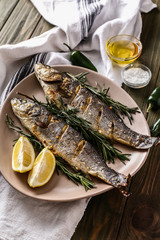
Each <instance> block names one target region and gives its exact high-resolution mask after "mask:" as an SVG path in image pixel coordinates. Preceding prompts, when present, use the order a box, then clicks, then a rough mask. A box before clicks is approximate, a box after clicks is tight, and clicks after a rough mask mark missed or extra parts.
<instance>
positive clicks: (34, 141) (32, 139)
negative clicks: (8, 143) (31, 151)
mask: <svg viewBox="0 0 160 240" xmlns="http://www.w3.org/2000/svg"><path fill="white" fill-rule="evenodd" d="M6 123H7V124H8V127H9V128H10V129H12V130H14V131H15V132H17V133H19V135H23V136H25V137H27V138H28V139H29V140H30V142H31V143H32V144H33V146H34V148H35V149H36V150H38V151H41V150H42V149H43V145H42V143H40V142H39V140H38V139H37V138H36V137H35V136H33V135H31V134H29V133H26V132H24V131H23V130H22V129H21V128H20V127H19V126H17V125H15V123H14V121H13V119H12V118H11V117H9V116H8V114H6ZM17 140H18V138H17V139H15V140H14V142H16V141H17Z"/></svg>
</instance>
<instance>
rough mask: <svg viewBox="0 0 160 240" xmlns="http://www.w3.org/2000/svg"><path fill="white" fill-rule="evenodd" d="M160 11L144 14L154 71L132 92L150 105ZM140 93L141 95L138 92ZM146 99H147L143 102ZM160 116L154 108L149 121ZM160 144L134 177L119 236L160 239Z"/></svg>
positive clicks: (159, 79) (158, 68)
mask: <svg viewBox="0 0 160 240" xmlns="http://www.w3.org/2000/svg"><path fill="white" fill-rule="evenodd" d="M159 29H160V12H159V11H158V10H157V9H154V10H153V11H152V12H150V13H148V14H143V31H142V37H141V40H142V43H143V54H142V56H141V59H142V60H143V62H145V64H146V65H148V66H149V67H150V69H151V71H152V74H153V75H152V80H151V83H150V84H149V86H147V87H146V90H145V89H143V90H144V92H143V91H133V92H132V91H130V95H131V96H132V97H133V98H134V99H135V101H137V102H139V104H140V106H141V107H142V109H143V110H145V109H146V99H147V98H148V96H149V95H150V93H151V92H152V90H153V89H154V88H155V87H157V86H160V55H159V52H160V32H159ZM136 93H137V95H136ZM142 99H144V102H142ZM159 117H160V110H158V111H156V112H153V111H151V112H150V114H149V117H148V120H147V121H148V123H149V125H150V126H151V125H152V124H153V123H154V122H155V121H156V120H157V119H158V118H159ZM159 156H160V147H159V146H157V147H153V148H152V149H151V151H150V154H149V156H148V158H147V160H146V163H145V164H144V166H143V167H142V168H141V170H140V171H139V172H138V173H137V174H136V175H135V176H134V177H133V179H132V184H131V191H132V192H133V193H134V194H133V195H132V196H131V197H130V198H129V199H128V200H127V204H126V208H125V211H124V215H123V218H122V224H121V227H120V231H119V235H118V238H117V239H118V240H121V239H126V240H132V239H143V240H158V239H160V205H159V199H160V191H159V182H160V174H159V172H160V161H159V160H160V157H159Z"/></svg>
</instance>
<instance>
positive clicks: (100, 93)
mask: <svg viewBox="0 0 160 240" xmlns="http://www.w3.org/2000/svg"><path fill="white" fill-rule="evenodd" d="M66 74H67V75H68V76H69V77H70V78H71V79H72V80H74V81H78V82H79V83H80V84H81V86H83V87H85V88H87V89H88V90H89V91H90V92H92V93H93V94H95V95H96V96H97V97H98V98H99V99H100V100H101V101H103V102H104V103H105V104H106V105H107V106H109V107H110V108H111V109H112V110H113V111H115V112H117V113H119V114H120V115H121V116H122V117H124V116H126V117H127V118H128V119H129V122H130V124H132V121H133V116H132V114H135V113H136V112H139V110H138V107H134V108H130V107H127V106H125V105H124V104H122V103H120V102H118V101H115V100H114V99H112V98H111V97H110V96H109V95H108V92H109V88H107V89H106V88H105V87H104V86H103V88H102V89H101V90H99V89H98V87H97V86H95V87H92V86H91V85H89V84H87V83H86V81H87V78H86V75H87V74H88V73H80V74H78V75H73V74H71V73H66Z"/></svg>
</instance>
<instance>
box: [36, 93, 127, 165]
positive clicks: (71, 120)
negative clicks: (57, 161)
mask: <svg viewBox="0 0 160 240" xmlns="http://www.w3.org/2000/svg"><path fill="white" fill-rule="evenodd" d="M32 100H33V101H34V102H36V103H38V104H39V105H41V106H43V107H45V108H46V109H47V110H48V111H49V112H50V113H52V114H54V115H56V116H57V117H58V118H61V119H64V120H65V121H66V123H67V124H69V125H70V126H72V127H73V128H75V129H76V130H77V131H79V132H81V133H82V135H83V137H84V138H85V139H86V140H87V141H89V142H91V143H92V144H93V145H94V146H95V147H96V148H97V149H98V151H99V152H100V153H101V154H102V156H103V159H104V160H105V161H108V162H112V163H114V159H115V158H118V159H119V160H120V161H121V162H123V163H125V161H128V160H129V158H128V156H130V154H123V153H122V152H121V151H120V150H119V149H117V148H115V147H114V146H113V145H112V144H111V142H110V141H108V140H107V138H106V137H105V136H103V135H101V134H100V133H99V132H97V131H95V130H93V129H92V127H91V124H90V122H88V121H86V120H85V119H83V118H80V117H78V116H77V115H76V113H77V111H78V110H77V109H75V108H68V107H67V106H65V105H64V103H63V101H62V99H60V100H59V103H60V106H59V108H58V107H57V106H56V104H54V103H50V102H49V101H48V99H47V103H43V102H41V101H38V100H37V99H36V98H35V97H33V98H32Z"/></svg>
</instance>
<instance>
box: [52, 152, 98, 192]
mask: <svg viewBox="0 0 160 240" xmlns="http://www.w3.org/2000/svg"><path fill="white" fill-rule="evenodd" d="M56 164H57V167H58V169H60V170H61V171H62V173H63V174H65V175H66V176H67V178H68V179H70V180H72V182H74V183H75V184H76V185H79V184H81V185H82V186H83V187H84V188H85V190H86V191H87V190H89V189H91V188H94V187H95V183H94V182H92V181H90V180H89V179H88V178H86V177H85V176H84V174H83V173H82V172H81V171H79V172H76V173H73V172H71V171H70V170H69V169H68V168H67V167H70V165H69V164H68V163H67V162H63V161H62V160H61V158H60V157H58V156H56Z"/></svg>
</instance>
